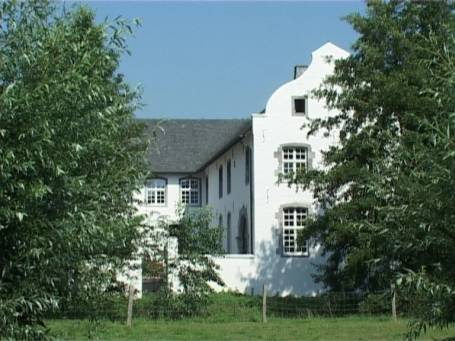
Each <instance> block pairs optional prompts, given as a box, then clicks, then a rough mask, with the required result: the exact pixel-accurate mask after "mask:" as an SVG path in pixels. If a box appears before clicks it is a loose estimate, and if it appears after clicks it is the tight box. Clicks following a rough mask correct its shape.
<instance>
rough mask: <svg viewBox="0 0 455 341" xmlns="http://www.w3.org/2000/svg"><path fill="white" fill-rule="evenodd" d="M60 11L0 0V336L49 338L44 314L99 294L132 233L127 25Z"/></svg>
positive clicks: (136, 131) (139, 165) (134, 183)
mask: <svg viewBox="0 0 455 341" xmlns="http://www.w3.org/2000/svg"><path fill="white" fill-rule="evenodd" d="M56 13H57V11H56V8H55V7H54V6H53V5H52V4H51V3H50V2H48V1H41V0H40V1H38V0H33V1H14V0H11V1H4V2H2V4H1V5H0V22H1V31H0V50H1V56H2V57H1V62H0V77H1V78H0V108H1V110H0V183H1V186H0V230H1V233H0V250H1V251H0V302H1V303H0V338H3V337H10V338H14V339H40V338H45V337H46V333H45V328H44V325H43V324H42V320H41V319H42V315H43V314H44V313H45V312H48V311H49V310H51V309H55V308H58V307H59V305H61V304H62V303H64V302H65V301H68V300H71V299H74V298H75V297H78V298H79V299H89V298H90V297H91V296H93V295H97V294H99V292H100V291H102V290H105V289H106V288H107V287H108V285H109V283H111V282H112V281H113V280H114V279H115V277H116V272H117V271H118V269H120V268H121V267H122V266H124V265H125V264H128V260H129V259H131V257H132V254H133V253H134V251H135V250H136V246H137V245H136V243H137V241H138V240H139V237H140V236H139V231H138V229H137V226H138V225H139V222H140V217H137V216H135V211H134V208H133V206H132V205H131V194H132V193H133V192H134V191H135V190H136V189H137V188H138V186H139V185H140V183H141V181H142V179H143V176H144V172H145V171H146V169H147V167H146V165H145V161H144V160H145V158H144V151H145V149H146V145H147V143H146V142H145V141H144V139H142V129H143V128H142V126H141V125H139V124H138V123H137V122H136V121H135V120H134V117H133V113H134V110H135V109H136V107H137V105H138V99H139V97H138V93H137V92H136V91H135V90H133V89H131V88H130V86H128V85H127V83H126V82H125V81H124V79H123V76H122V75H121V74H120V73H118V71H117V69H118V66H119V61H120V57H121V55H122V53H123V52H124V51H125V49H126V45H125V38H124V36H125V33H126V31H128V30H129V31H130V30H131V28H130V26H128V25H127V24H126V23H125V22H122V21H121V20H117V21H116V22H113V23H111V24H109V23H105V24H96V23H95V17H94V13H93V12H92V11H91V10H89V9H88V8H85V7H75V8H73V10H71V11H68V12H65V13H63V14H59V15H57V14H56ZM40 325H41V327H40Z"/></svg>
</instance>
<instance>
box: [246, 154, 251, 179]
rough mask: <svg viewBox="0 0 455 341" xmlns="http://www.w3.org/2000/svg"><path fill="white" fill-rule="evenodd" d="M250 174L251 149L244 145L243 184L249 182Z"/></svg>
mask: <svg viewBox="0 0 455 341" xmlns="http://www.w3.org/2000/svg"><path fill="white" fill-rule="evenodd" d="M250 175H251V149H250V147H246V150H245V185H248V184H249V183H250Z"/></svg>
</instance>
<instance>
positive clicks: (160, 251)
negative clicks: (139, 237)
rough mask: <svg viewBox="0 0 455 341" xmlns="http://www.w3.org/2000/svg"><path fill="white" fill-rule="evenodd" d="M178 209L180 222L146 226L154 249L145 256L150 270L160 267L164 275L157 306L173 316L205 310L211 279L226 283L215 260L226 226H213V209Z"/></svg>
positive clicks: (151, 272)
mask: <svg viewBox="0 0 455 341" xmlns="http://www.w3.org/2000/svg"><path fill="white" fill-rule="evenodd" d="M177 213H178V222H177V223H176V224H169V223H168V222H166V221H160V222H159V223H158V224H156V223H155V224H150V226H149V227H148V228H146V231H147V232H145V234H147V235H149V237H150V238H149V241H148V243H147V244H148V246H149V250H150V252H145V254H146V257H144V260H143V262H144V263H145V264H144V265H145V266H144V268H145V269H147V268H148V269H149V271H148V273H149V274H153V275H156V273H155V272H156V270H157V269H158V270H159V271H160V272H161V276H163V277H164V285H163V286H162V288H161V293H160V297H159V300H158V301H157V302H156V304H157V305H158V307H157V309H159V310H161V311H162V310H165V313H167V314H169V315H171V316H173V317H180V316H189V315H197V314H199V313H201V312H203V311H204V309H205V308H206V307H207V304H208V303H209V295H210V293H212V292H213V289H212V287H211V286H210V283H216V284H218V285H220V286H223V285H224V282H223V281H222V279H221V278H220V277H219V275H218V273H217V270H218V269H219V266H218V265H217V264H216V263H215V261H214V260H213V257H216V256H217V255H220V254H221V253H222V243H221V236H222V230H221V228H219V227H214V226H212V221H213V215H212V212H211V210H210V209H207V208H189V209H187V208H186V207H180V208H179V209H178V212H177ZM172 241H176V242H177V243H175V244H174V243H173V242H172ZM173 246H174V247H173ZM150 269H151V270H152V271H150ZM175 290H177V291H179V292H180V293H179V294H178V295H174V294H173V291H175Z"/></svg>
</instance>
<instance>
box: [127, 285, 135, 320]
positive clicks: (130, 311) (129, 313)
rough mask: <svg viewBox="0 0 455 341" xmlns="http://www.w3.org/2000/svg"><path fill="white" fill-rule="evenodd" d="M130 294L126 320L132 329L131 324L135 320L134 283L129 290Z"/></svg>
mask: <svg viewBox="0 0 455 341" xmlns="http://www.w3.org/2000/svg"><path fill="white" fill-rule="evenodd" d="M129 289H130V290H129V294H128V316H127V318H126V325H127V326H128V327H131V323H132V320H133V300H134V286H133V284H132V283H130V288H129Z"/></svg>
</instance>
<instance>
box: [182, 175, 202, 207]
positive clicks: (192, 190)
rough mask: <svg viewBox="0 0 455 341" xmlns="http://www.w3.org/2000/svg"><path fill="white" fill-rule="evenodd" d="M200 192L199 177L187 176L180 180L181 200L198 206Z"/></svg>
mask: <svg viewBox="0 0 455 341" xmlns="http://www.w3.org/2000/svg"><path fill="white" fill-rule="evenodd" d="M199 193H200V184H199V179H195V178H186V179H181V180H180V200H181V202H182V203H183V204H186V205H189V206H198V205H199V204H200V201H199Z"/></svg>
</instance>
